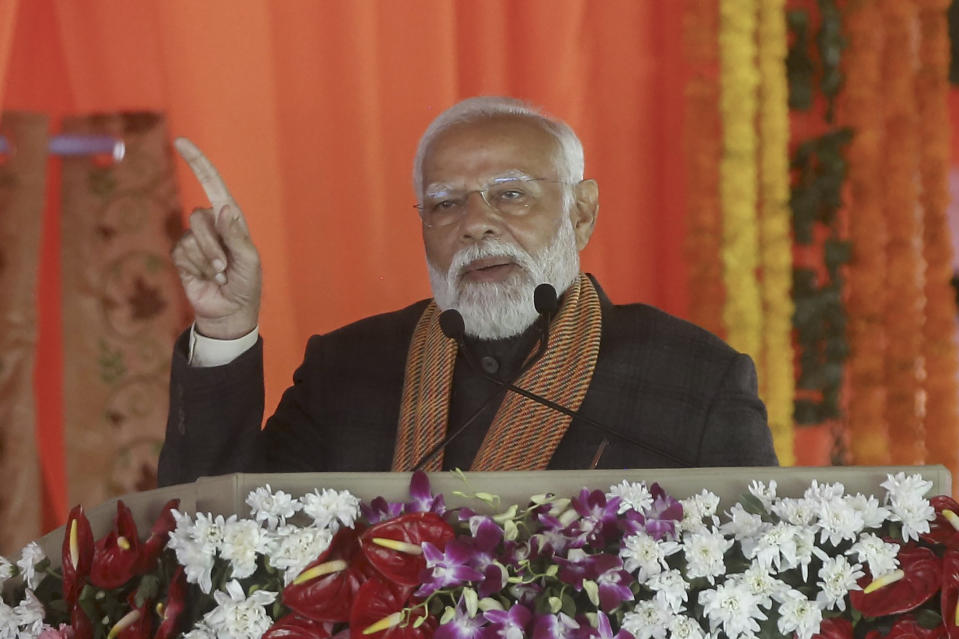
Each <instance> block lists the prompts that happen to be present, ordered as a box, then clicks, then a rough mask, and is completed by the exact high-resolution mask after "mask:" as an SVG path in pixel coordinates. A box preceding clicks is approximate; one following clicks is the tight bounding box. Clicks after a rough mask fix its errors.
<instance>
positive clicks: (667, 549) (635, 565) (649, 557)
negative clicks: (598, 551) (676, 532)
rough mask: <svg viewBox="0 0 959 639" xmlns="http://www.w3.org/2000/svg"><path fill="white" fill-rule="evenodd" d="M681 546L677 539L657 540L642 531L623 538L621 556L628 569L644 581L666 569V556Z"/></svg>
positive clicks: (677, 550)
mask: <svg viewBox="0 0 959 639" xmlns="http://www.w3.org/2000/svg"><path fill="white" fill-rule="evenodd" d="M681 548H682V546H680V545H679V544H678V543H676V542H675V541H669V540H666V539H664V540H662V541H656V540H655V539H654V538H653V537H652V536H650V535H649V534H647V533H646V532H643V531H640V532H638V533H636V534H635V535H630V536H629V537H626V538H624V539H623V541H622V544H621V545H620V549H619V556H620V557H622V558H623V567H624V568H625V569H626V571H627V572H631V573H634V574H635V575H636V576H637V578H638V579H639V581H640V583H642V582H643V581H645V580H646V579H648V578H649V577H650V576H652V575H658V574H659V573H661V572H662V571H663V570H665V569H666V568H667V566H666V557H669V556H670V555H672V554H674V553H676V552H679V550H680V549H681Z"/></svg>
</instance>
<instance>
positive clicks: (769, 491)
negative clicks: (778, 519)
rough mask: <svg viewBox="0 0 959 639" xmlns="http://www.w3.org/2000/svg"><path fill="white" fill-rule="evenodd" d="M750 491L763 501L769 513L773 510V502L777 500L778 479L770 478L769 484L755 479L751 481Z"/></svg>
mask: <svg viewBox="0 0 959 639" xmlns="http://www.w3.org/2000/svg"><path fill="white" fill-rule="evenodd" d="M749 493H750V494H751V495H752V496H753V497H755V498H756V499H758V500H759V501H760V503H762V505H763V508H765V509H766V512H767V513H768V512H771V509H772V506H773V503H774V502H775V501H776V480H775V479H771V480H769V484H768V485H767V484H766V483H765V482H761V481H756V480H753V481H751V482H750V483H749Z"/></svg>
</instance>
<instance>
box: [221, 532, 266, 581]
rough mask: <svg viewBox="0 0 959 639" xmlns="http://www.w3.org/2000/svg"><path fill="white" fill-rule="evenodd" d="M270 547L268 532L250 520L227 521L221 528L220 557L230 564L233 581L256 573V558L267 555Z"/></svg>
mask: <svg viewBox="0 0 959 639" xmlns="http://www.w3.org/2000/svg"><path fill="white" fill-rule="evenodd" d="M271 547H272V538H271V537H270V534H269V532H268V531H266V530H264V529H263V528H261V527H260V525H259V524H257V523H256V522H255V521H253V520H252V519H240V520H238V521H229V522H227V523H226V525H225V526H224V527H223V545H222V547H221V548H220V556H221V557H223V558H224V559H226V560H227V561H229V562H230V566H231V568H232V569H233V572H232V575H231V576H232V577H233V578H234V579H245V578H247V577H249V576H250V575H252V574H253V573H254V572H256V558H257V556H259V555H267V554H269V552H270V549H271Z"/></svg>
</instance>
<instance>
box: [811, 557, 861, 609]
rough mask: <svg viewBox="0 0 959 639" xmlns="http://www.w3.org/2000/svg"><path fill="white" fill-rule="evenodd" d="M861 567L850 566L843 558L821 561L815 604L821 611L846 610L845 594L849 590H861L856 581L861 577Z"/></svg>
mask: <svg viewBox="0 0 959 639" xmlns="http://www.w3.org/2000/svg"><path fill="white" fill-rule="evenodd" d="M863 574H864V573H863V572H862V566H860V565H859V564H850V563H849V561H847V560H846V558H845V557H842V556H839V557H830V558H828V559H825V560H824V561H823V565H822V568H820V569H819V579H820V581H818V582H816V585H817V586H819V594H818V595H817V596H816V604H817V605H818V606H819V608H820V609H821V610H831V609H832V608H838V609H839V610H845V609H846V594H848V593H849V591H850V590H861V588H860V587H859V584H857V583H856V580H857V579H859V578H860V577H862V576H863Z"/></svg>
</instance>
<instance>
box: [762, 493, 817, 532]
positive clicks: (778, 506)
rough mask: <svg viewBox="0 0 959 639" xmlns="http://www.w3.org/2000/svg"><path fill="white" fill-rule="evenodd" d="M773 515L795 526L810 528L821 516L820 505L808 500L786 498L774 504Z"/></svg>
mask: <svg viewBox="0 0 959 639" xmlns="http://www.w3.org/2000/svg"><path fill="white" fill-rule="evenodd" d="M772 511H773V514H775V515H776V516H777V517H779V518H780V519H782V520H783V521H785V522H788V523H790V524H792V525H793V526H808V525H809V524H810V523H812V522H813V521H814V520H815V519H816V518H817V517H818V516H819V504H818V502H816V501H815V500H812V499H806V498H800V499H795V498H784V499H780V500H779V501H778V502H776V503H775V504H773V507H772Z"/></svg>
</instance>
